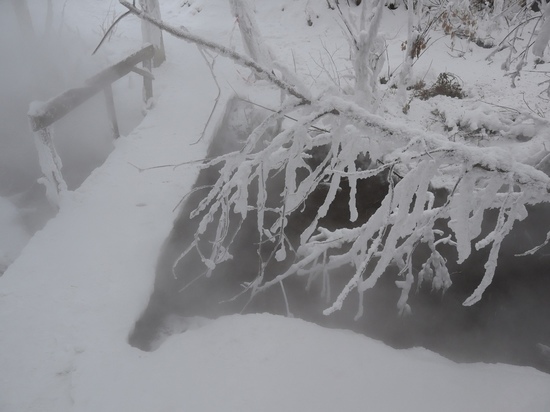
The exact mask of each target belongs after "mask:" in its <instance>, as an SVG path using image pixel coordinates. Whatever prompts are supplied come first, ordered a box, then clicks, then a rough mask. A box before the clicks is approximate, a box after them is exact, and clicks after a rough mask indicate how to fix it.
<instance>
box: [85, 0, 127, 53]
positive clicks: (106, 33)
mask: <svg viewBox="0 0 550 412" xmlns="http://www.w3.org/2000/svg"><path fill="white" fill-rule="evenodd" d="M130 13H131V12H130V11H127V12H125V13H123V14H121V15H120V16H119V17H117V18H116V20H115V21H114V22H113V24H111V26H110V27H109V28H108V29H107V31H106V32H105V34H104V35H103V37H102V38H101V40H100V41H99V44H98V45H97V47H96V48H95V49H94V51H93V52H92V56H93V55H94V54H95V52H96V51H98V50H99V48H100V47H101V45H102V44H103V42H104V41H105V39H106V38H107V37H108V36H109V33H111V30H113V28H114V27H115V26H116V25H117V24H118V22H119V21H121V20H122V19H123V18H124V17H126V16H128V15H129V14H130Z"/></svg>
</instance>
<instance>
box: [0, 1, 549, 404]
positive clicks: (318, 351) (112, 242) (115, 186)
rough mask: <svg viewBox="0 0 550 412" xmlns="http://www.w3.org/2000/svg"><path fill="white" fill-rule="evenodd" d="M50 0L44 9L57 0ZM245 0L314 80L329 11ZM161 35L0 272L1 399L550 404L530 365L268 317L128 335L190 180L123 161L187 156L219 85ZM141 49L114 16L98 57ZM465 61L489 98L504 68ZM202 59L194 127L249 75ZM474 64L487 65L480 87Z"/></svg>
mask: <svg viewBox="0 0 550 412" xmlns="http://www.w3.org/2000/svg"><path fill="white" fill-rule="evenodd" d="M54 3H55V4H56V7H58V8H57V9H56V10H58V11H59V10H61V6H62V3H64V2H62V1H59V2H54ZM108 3H109V2H106V1H105V2H101V1H93V2H84V3H82V4H81V5H79V6H77V5H76V4H75V3H74V2H68V3H67V5H66V8H65V12H64V13H65V15H64V16H65V17H64V18H65V19H66V21H67V22H69V23H71V22H74V24H77V25H78V26H79V27H80V30H81V32H82V33H83V36H92V34H93V32H94V30H93V28H94V25H95V24H97V23H96V21H97V20H96V18H97V19H100V18H102V16H103V15H104V13H106V12H107V8H108V6H109V4H108ZM256 3H257V12H258V20H259V21H262V22H264V25H263V26H262V30H263V31H264V34H265V35H266V40H267V41H268V43H269V44H271V45H272V46H273V47H274V49H275V51H276V53H279V54H280V56H281V59H282V60H283V61H285V62H287V63H289V64H292V63H291V62H292V61H293V59H294V60H295V61H296V64H297V67H300V68H301V69H300V70H306V72H304V73H301V74H304V75H306V77H307V76H308V75H309V76H310V80H311V81H312V82H313V83H314V82H315V79H316V78H317V77H316V76H317V75H318V74H319V73H318V72H319V71H321V72H323V71H324V70H325V69H324V68H322V67H321V69H319V67H317V68H316V67H314V63H312V62H313V61H314V60H315V59H317V61H319V60H318V59H320V58H321V57H320V56H324V58H327V55H326V54H323V53H325V52H324V50H325V51H326V50H329V52H332V51H336V46H335V44H337V42H336V40H334V39H335V37H336V36H337V35H338V34H339V33H340V27H339V26H338V24H337V23H336V19H335V17H333V14H331V13H330V12H328V11H325V9H326V5H325V4H324V2H321V1H319V2H317V3H318V4H317V3H316V4H315V5H312V4H310V3H313V2H309V1H308V2H306V1H298V2H296V1H290V0H286V1H285V0H280V1H273V2H271V1H270V2H267V1H266V2H260V1H257V2H256ZM29 4H30V5H31V6H32V1H31V2H29ZM161 6H162V12H163V17H164V18H165V19H166V20H167V21H168V22H170V23H172V24H174V25H178V26H179V25H183V26H185V27H187V28H188V29H189V30H191V31H196V32H197V33H199V34H201V35H204V36H207V37H209V38H212V39H215V40H217V41H219V42H221V43H225V44H229V43H230V44H233V45H236V47H237V48H240V47H241V46H240V35H239V33H238V29H237V28H236V27H235V24H234V20H233V18H232V17H231V14H230V12H229V6H228V2H227V1H226V0H214V1H211V0H208V1H207V0H195V1H182V0H166V1H161ZM117 10H122V8H120V7H118V6H117ZM307 13H309V15H311V19H312V22H313V25H312V26H309V25H308V23H307V20H308V17H306V15H308V14H307ZM392 13H396V14H397V17H395V20H389V21H393V24H395V25H396V27H390V26H388V25H386V26H384V30H385V31H387V32H393V33H395V34H394V37H395V38H396V39H397V36H399V33H400V30H399V27H397V25H398V24H400V23H399V22H403V21H404V16H403V15H402V14H401V15H400V14H399V13H400V12H399V11H397V12H392ZM317 16H318V17H317ZM403 35H405V34H403ZM395 41H396V42H397V41H399V40H395ZM165 43H166V47H167V55H168V60H167V62H166V63H165V64H164V65H163V66H162V67H161V68H160V69H157V70H155V73H154V74H155V77H156V80H155V84H154V87H155V96H156V97H155V105H154V107H153V108H152V109H151V110H149V111H148V112H147V115H146V117H145V118H144V120H143V121H142V122H141V123H140V124H139V126H137V127H136V128H135V129H134V130H133V131H132V132H130V133H128V135H127V136H124V137H122V138H120V139H118V140H117V141H116V142H115V149H114V151H113V152H112V153H111V155H110V156H109V157H108V159H107V161H106V162H105V163H104V164H103V165H102V166H101V167H99V168H97V169H96V170H95V171H94V172H93V173H92V174H91V175H90V176H89V177H88V178H87V180H86V181H85V182H84V183H83V184H82V186H80V187H79V188H78V189H77V190H75V191H74V192H71V193H70V194H69V196H68V197H67V198H66V199H64V200H63V203H62V204H61V210H60V212H59V214H58V215H57V216H56V217H55V218H54V219H52V220H51V221H50V222H49V223H48V224H47V225H46V227H45V228H44V229H43V230H42V231H40V232H38V233H36V234H35V235H34V236H33V238H32V239H31V240H30V242H29V243H28V244H27V246H26V247H25V249H24V250H23V252H22V253H21V255H20V256H19V258H18V259H17V260H16V261H15V263H13V264H12V265H11V266H10V267H9V269H8V270H7V272H6V273H5V274H4V275H3V276H2V277H1V278H0V411H2V412H20V411H40V412H49V411H52V412H53V411H56V412H63V411H79V412H81V411H82V412H84V411H94V412H96V411H113V412H115V411H117V412H120V411H136V412H137V411H143V412H148V411H221V410H223V411H240V412H246V411H277V412H279V411H316V412H318V411H335V410H342V411H365V410H368V411H401V410H406V411H510V412H512V411H514V412H515V411H526V412H527V411H529V412H534V411H540V412H545V411H549V410H550V375H547V374H544V373H541V372H539V371H536V370H534V369H532V368H526V367H515V366H508V365H485V364H468V365H466V364H456V363H453V362H451V361H449V360H446V359H444V358H442V357H440V356H439V355H436V354H434V353H431V352H429V351H427V350H424V349H411V350H403V351H397V350H394V349H391V348H389V347H387V346H385V345H384V344H382V343H380V342H377V341H374V340H372V339H369V338H367V337H365V336H362V335H357V334H354V333H352V332H349V331H341V330H328V329H323V328H321V327H319V326H317V325H314V324H310V323H307V322H304V321H301V320H298V319H289V318H282V317H277V316H273V315H268V314H259V315H248V316H237V315H234V316H228V317H224V318H220V319H218V320H214V321H208V322H204V324H203V325H202V326H200V327H197V328H196V329H193V330H190V331H187V332H186V333H184V334H180V335H173V336H171V337H170V338H169V339H168V340H167V341H166V342H165V343H164V344H163V345H162V346H161V347H160V348H159V349H158V350H157V351H155V352H150V353H146V352H142V351H140V350H137V349H135V348H132V347H131V346H129V345H128V343H127V337H128V334H129V332H130V331H131V329H132V328H133V325H134V322H135V320H136V319H137V317H138V316H139V315H140V313H141V311H142V310H143V309H144V307H145V305H146V304H147V300H148V298H149V294H150V292H151V288H152V285H153V280H154V279H153V276H154V266H155V262H156V258H157V256H158V252H159V249H160V246H161V243H162V241H163V239H164V238H165V237H166V235H167V234H168V232H169V230H170V227H171V224H172V221H173V219H174V218H175V216H176V212H175V211H174V208H175V207H176V206H177V205H178V203H179V201H180V200H181V198H182V196H183V195H184V194H185V193H186V192H187V191H188V190H189V189H190V187H191V185H192V184H193V182H194V179H195V178H196V176H197V170H196V168H195V167H193V164H192V163H191V164H190V165H185V166H181V167H177V168H173V167H164V168H153V169H149V170H144V171H140V169H139V168H148V167H154V166H159V165H175V164H180V163H183V162H191V161H193V160H198V159H201V158H203V157H204V155H205V153H206V149H207V146H208V138H204V139H202V140H200V141H199V142H198V143H197V139H198V138H199V136H200V135H201V132H202V130H203V128H204V125H205V123H206V122H207V119H208V116H209V113H210V110H211V108H212V105H213V103H214V100H215V98H216V95H217V89H216V87H215V84H214V82H213V79H212V77H211V74H210V71H209V70H208V67H207V66H206V64H205V62H204V61H203V59H202V57H201V55H200V53H199V52H198V50H197V48H196V47H195V46H192V45H188V44H185V43H183V42H181V41H179V40H176V39H173V38H171V37H168V36H167V37H165ZM139 46H140V29H139V22H138V21H137V20H136V19H135V18H131V17H130V18H127V19H125V20H124V21H123V22H122V23H121V26H120V28H119V34H118V36H115V37H114V38H113V39H112V40H111V42H110V43H108V44H107V45H106V46H105V50H106V51H105V52H104V53H105V54H106V55H107V56H110V57H111V58H112V59H113V60H116V59H117V58H119V57H121V56H124V55H125V54H127V52H128V51H130V50H132V49H136V48H138V47H139ZM338 47H343V46H338ZM434 47H435V46H434ZM338 50H340V49H338ZM443 50H444V48H443ZM338 53H341V55H342V56H345V54H346V53H345V50H341V51H338ZM440 56H441V59H439V60H438V61H437V62H435V61H434V62H433V64H431V63H430V62H426V64H427V65H428V66H430V69H429V70H428V69H426V71H424V70H421V69H418V71H417V72H418V73H420V76H423V75H424V74H425V73H427V74H426V76H430V73H436V72H437V70H436V69H435V68H434V66H435V65H436V64H437V65H439V68H440V69H441V67H443V69H444V68H445V66H446V65H451V64H453V65H454V67H453V71H456V72H459V67H458V66H460V65H459V64H458V63H457V62H460V63H461V64H463V65H464V66H466V65H470V63H466V62H462V60H461V59H458V60H456V59H455V60H453V58H449V59H447V58H446V57H443V56H445V53H443V52H441V54H440ZM480 56H481V54H480ZM338 58H343V57H338ZM395 59H396V60H395V63H394V64H398V63H397V57H395ZM472 60H473V61H475V62H476V66H475V69H474V68H472V70H465V71H464V73H463V72H460V75H461V76H463V75H464V79H463V80H464V82H465V83H466V84H468V85H470V87H472V88H473V89H475V88H476V87H479V88H480V89H482V90H483V93H486V95H484V96H480V97H483V98H484V99H488V100H491V99H497V98H499V96H500V95H501V94H499V93H500V89H501V88H503V87H508V83H507V82H508V81H509V80H508V79H504V80H501V78H502V74H501V73H500V72H499V69H498V68H493V67H492V66H487V63H486V62H484V61H482V60H481V58H480V59H478V60H480V61H478V60H476V59H472ZM308 62H309V63H308ZM307 64H309V66H310V67H309V70H308V69H305V68H306V67H308V66H307ZM312 65H313V66H312ZM321 66H322V65H321ZM466 67H467V66H466ZM484 67H485V68H486V69H483V68H484ZM216 69H217V77H218V78H219V79H221V80H222V81H220V85H221V86H222V97H221V101H220V103H219V109H218V110H217V111H216V112H215V114H214V117H213V119H212V121H211V124H210V125H209V127H208V129H207V133H206V135H207V136H208V135H211V133H212V131H213V127H214V125H215V124H216V122H217V121H219V119H220V118H221V116H222V115H223V106H224V103H225V102H226V101H227V99H228V98H229V97H230V96H231V94H232V93H233V91H232V89H233V88H234V89H237V90H239V91H242V92H243V93H245V94H246V93H247V92H246V90H247V89H245V88H244V86H243V84H242V82H243V81H252V80H251V79H250V78H249V76H248V73H247V72H246V71H245V70H244V69H242V68H235V66H234V65H233V64H232V63H230V62H228V61H224V60H223V59H222V58H218V59H217V61H216ZM476 70H479V71H481V70H486V71H487V72H488V73H484V74H483V75H484V76H488V77H487V78H486V80H484V83H483V84H481V81H482V80H481V78H480V77H481V72H476ZM307 71H309V74H308V73H307ZM468 73H469V76H470V77H468V78H466V75H468ZM325 74H326V73H325ZM491 76H493V77H491ZM484 78H485V77H484ZM497 81H498V82H502V83H500V84H497ZM488 84H492V86H491V87H490V88H487V87H486V86H487V85H488ZM482 86H483V87H482ZM487 90H489V91H487ZM528 92H529V93H531V94H534V93H535V91H533V88H526V89H525V93H528ZM480 97H479V98H478V99H477V100H480ZM474 100H475V99H472V101H471V102H470V104H472V105H475V104H476V103H475V101H474ZM491 103H495V104H498V101H492V102H491ZM426 104H428V103H426ZM429 104H435V103H433V102H432V103H429ZM464 104H465V105H466V104H467V103H464ZM508 104H509V105H511V103H508ZM439 107H440V108H444V104H441V105H440V106H439ZM476 107H477V106H476ZM414 110H418V113H417V115H418V118H415V119H416V120H415V122H416V123H417V124H420V125H425V124H428V123H430V121H429V120H428V119H427V118H426V117H423V116H428V114H429V113H430V110H429V108H426V107H425V106H421V105H420V104H419V106H418V107H416V108H415V106H414V105H411V113H414ZM396 112H397V110H396ZM399 116H400V117H402V118H403V119H404V121H406V120H407V118H406V116H405V115H404V114H403V113H401V114H400V115H399ZM411 116H412V115H411ZM478 117H482V116H478ZM530 150H531V149H530Z"/></svg>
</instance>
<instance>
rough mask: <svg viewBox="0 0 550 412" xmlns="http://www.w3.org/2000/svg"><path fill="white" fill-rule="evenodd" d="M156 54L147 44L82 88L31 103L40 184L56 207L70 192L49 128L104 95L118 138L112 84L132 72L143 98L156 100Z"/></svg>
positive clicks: (30, 113) (114, 132) (30, 119)
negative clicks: (138, 79) (138, 77)
mask: <svg viewBox="0 0 550 412" xmlns="http://www.w3.org/2000/svg"><path fill="white" fill-rule="evenodd" d="M154 54H155V50H154V47H153V46H152V45H148V46H146V47H144V48H142V49H141V50H139V51H137V52H135V53H133V54H131V55H130V56H128V57H126V58H125V59H124V60H121V61H120V62H118V63H116V64H113V65H112V66H110V67H108V68H107V69H105V70H103V71H101V72H99V73H98V74H96V75H95V76H93V77H91V78H89V79H88V80H86V82H85V85H84V86H82V87H77V88H73V89H69V90H66V91H64V92H63V93H61V94H60V95H58V96H56V97H54V98H52V99H50V100H48V101H47V102H45V103H42V102H33V103H31V105H30V108H29V113H28V116H29V122H30V125H31V129H32V131H33V132H34V136H35V144H36V148H37V150H38V155H39V161H40V168H41V169H42V173H43V174H44V177H43V178H42V179H40V182H41V183H43V184H44V185H45V186H46V195H47V197H48V200H49V201H50V203H52V204H53V205H54V206H58V205H59V200H60V197H62V195H63V193H64V192H66V191H67V184H66V183H65V181H64V179H63V176H62V174H61V166H62V165H61V159H60V158H59V155H58V154H57V152H56V150H55V146H54V144H53V140H52V131H51V129H50V126H51V125H52V124H53V123H55V122H56V121H58V120H59V119H61V118H62V117H64V116H65V115H67V114H68V113H70V112H71V111H72V110H74V109H76V108H77V107H78V106H80V105H81V104H82V103H84V102H86V101H87V100H88V99H90V98H91V97H93V96H95V95H96V94H98V93H100V92H103V93H104V94H105V101H106V106H107V113H108V115H109V119H110V121H111V124H112V127H113V134H114V137H115V138H117V137H118V136H119V130H118V122H117V119H116V111H115V103H114V100H113V89H112V86H111V84H112V83H114V82H115V81H117V80H118V79H120V78H121V77H124V76H126V75H127V74H128V73H130V72H135V73H137V74H139V75H141V76H142V77H143V90H144V99H145V102H146V103H147V102H148V101H149V100H150V99H151V98H152V97H153V79H154V78H153V75H152V74H151V59H152V58H153V56H154ZM139 63H143V67H144V69H140V68H138V67H136V66H137V65H138V64H139Z"/></svg>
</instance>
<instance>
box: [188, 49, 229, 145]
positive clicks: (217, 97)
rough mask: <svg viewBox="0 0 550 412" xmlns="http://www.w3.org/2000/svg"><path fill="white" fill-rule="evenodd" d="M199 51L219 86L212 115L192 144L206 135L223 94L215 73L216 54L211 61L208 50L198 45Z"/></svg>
mask: <svg viewBox="0 0 550 412" xmlns="http://www.w3.org/2000/svg"><path fill="white" fill-rule="evenodd" d="M198 49H199V52H200V54H201V56H202V58H203V59H204V61H205V62H206V65H207V66H208V68H209V69H210V74H212V79H214V83H215V84H216V87H217V88H218V95H217V96H216V100H215V101H214V106H212V110H211V111H210V115H209V116H208V120H207V121H206V124H205V125H204V128H203V129H202V132H201V135H200V137H199V138H198V139H197V140H196V141H195V142H193V143H191V146H193V145H196V144H197V143H198V142H200V141H201V140H202V138H203V137H204V134H205V133H206V129H207V128H208V125H209V124H210V121H211V120H212V116H213V115H214V112H215V111H216V107H218V103H219V101H220V96H221V95H222V89H221V88H220V84H219V83H218V79H217V78H216V74H215V73H214V64H215V63H216V56H214V57H212V61H211V62H209V61H208V58H207V57H206V52H205V51H204V50H203V49H202V47H200V46H199V47H198Z"/></svg>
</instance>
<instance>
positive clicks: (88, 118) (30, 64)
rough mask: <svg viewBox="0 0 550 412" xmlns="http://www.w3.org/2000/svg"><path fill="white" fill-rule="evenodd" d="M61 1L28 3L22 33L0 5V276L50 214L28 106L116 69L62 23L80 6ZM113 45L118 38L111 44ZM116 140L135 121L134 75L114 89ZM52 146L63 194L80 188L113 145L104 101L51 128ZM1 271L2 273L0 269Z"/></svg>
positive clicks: (138, 114) (7, 7)
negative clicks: (59, 167) (27, 22)
mask: <svg viewBox="0 0 550 412" xmlns="http://www.w3.org/2000/svg"><path fill="white" fill-rule="evenodd" d="M81 6H82V5H79V4H73V3H71V2H65V1H53V2H52V7H51V10H50V11H49V12H48V7H47V2H37V1H31V2H28V7H29V12H30V17H31V20H32V27H23V26H22V25H21V20H20V19H19V18H18V16H17V15H16V13H15V8H14V3H12V2H0V28H1V29H0V30H1V32H2V33H1V34H2V35H1V36H0V55H1V56H2V63H1V64H0V67H1V69H0V70H1V73H2V76H0V90H1V92H0V198H2V199H1V201H0V237H1V238H0V274H1V273H3V271H4V270H5V268H6V267H7V266H8V265H9V263H11V262H12V261H13V260H14V259H15V258H16V256H17V255H18V254H19V252H20V250H21V249H22V248H23V246H24V244H25V243H26V241H22V239H27V240H28V239H29V238H30V237H31V236H32V234H33V233H35V232H36V231H37V230H39V229H41V228H42V227H43V226H44V225H45V224H46V222H47V221H48V219H50V218H51V217H52V216H53V215H54V214H55V213H56V210H55V209H54V208H53V207H52V206H51V205H50V204H49V203H48V202H47V200H46V197H45V188H44V187H43V186H42V185H41V184H39V183H37V179H38V178H40V176H41V175H42V173H41V171H40V166H39V163H38V154H37V151H36V148H35V146H34V141H33V135H32V132H31V129H30V126H29V122H28V118H27V112H28V111H29V105H30V103H31V102H33V101H46V100H48V99H50V98H52V97H54V96H56V95H58V94H60V93H62V92H63V91H65V90H67V89H69V88H71V87H77V86H80V85H82V84H83V82H84V81H85V79H86V78H88V77H90V76H92V75H94V74H95V73H96V72H98V71H99V70H102V69H104V68H105V67H108V66H109V65H110V64H112V63H114V62H113V61H112V60H113V59H112V58H109V56H108V54H107V53H105V52H104V51H103V50H100V51H99V52H98V53H97V54H96V55H94V56H92V55H91V53H92V51H93V49H94V48H95V46H96V44H91V43H90V42H89V41H85V40H84V39H83V37H86V38H87V39H89V38H94V37H97V41H98V42H99V40H100V38H101V35H102V30H103V29H102V27H101V25H102V22H101V21H98V28H97V33H94V34H93V35H92V36H90V35H89V34H88V35H86V36H81V33H80V32H79V29H78V28H77V27H75V26H72V25H70V24H69V23H68V22H67V21H65V20H64V17H63V16H64V13H65V11H66V9H67V8H71V7H81ZM115 40H116V38H115ZM113 89H114V98H115V105H116V110H117V117H118V122H119V128H120V131H121V134H123V135H124V134H126V133H128V132H129V131H130V130H132V129H133V128H134V127H135V125H137V124H138V123H139V121H141V118H142V117H143V115H142V110H141V109H142V103H141V88H140V83H139V81H138V79H137V75H130V76H127V77H125V78H123V79H121V80H119V81H118V82H117V83H115V84H113ZM52 130H53V139H54V143H55V147H56V149H57V151H58V153H59V155H60V157H61V160H62V163H63V168H62V173H63V176H64V178H65V181H66V182H67V185H68V187H69V190H74V189H76V188H78V187H79V186H80V185H81V184H82V182H83V181H84V180H85V179H86V178H87V177H88V176H89V175H90V173H91V172H92V171H93V170H94V169H95V168H96V167H98V166H99V165H101V164H102V163H103V162H104V161H105V159H106V158H107V156H108V155H109V153H110V152H111V151H112V150H113V147H114V139H113V132H112V130H111V125H110V123H109V120H108V117H107V115H106V108H105V103H104V97H103V96H102V95H101V94H100V95H96V96H94V97H93V98H92V99H90V100H89V101H87V102H86V103H84V104H83V105H82V106H80V107H78V108H76V109H75V110H74V111H72V112H70V113H69V114H68V115H67V116H66V117H65V118H63V119H61V120H59V121H58V122H56V123H54V125H52ZM2 268H3V269H2Z"/></svg>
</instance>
